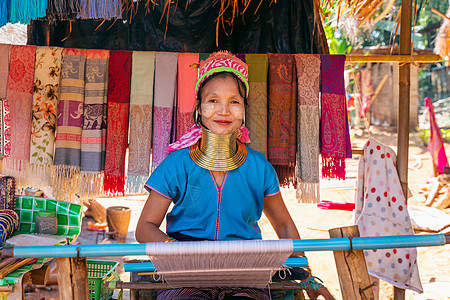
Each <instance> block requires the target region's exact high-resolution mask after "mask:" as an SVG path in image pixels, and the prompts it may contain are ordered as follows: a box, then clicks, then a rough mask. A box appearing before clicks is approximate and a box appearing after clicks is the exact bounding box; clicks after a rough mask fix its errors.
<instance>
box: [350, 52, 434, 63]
mask: <svg viewBox="0 0 450 300" xmlns="http://www.w3.org/2000/svg"><path fill="white" fill-rule="evenodd" d="M440 61H443V59H442V57H441V56H440V55H352V54H349V55H347V56H345V63H346V64H349V63H357V62H397V63H411V62H414V63H435V62H440Z"/></svg>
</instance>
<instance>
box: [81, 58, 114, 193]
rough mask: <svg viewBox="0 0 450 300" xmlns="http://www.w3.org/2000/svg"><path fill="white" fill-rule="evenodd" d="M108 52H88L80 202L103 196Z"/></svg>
mask: <svg viewBox="0 0 450 300" xmlns="http://www.w3.org/2000/svg"><path fill="white" fill-rule="evenodd" d="M108 59H109V51H108V50H87V51H86V71H85V75H84V77H85V80H84V81H85V86H84V90H85V91H84V109H83V111H84V113H83V128H82V130H81V182H83V185H82V186H81V192H80V193H81V194H80V196H81V198H82V199H83V198H93V197H97V196H99V195H102V194H103V170H104V167H105V165H104V163H105V145H106V95H107V90H108Z"/></svg>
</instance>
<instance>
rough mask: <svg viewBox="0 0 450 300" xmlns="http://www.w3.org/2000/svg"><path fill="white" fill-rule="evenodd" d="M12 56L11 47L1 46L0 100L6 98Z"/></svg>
mask: <svg viewBox="0 0 450 300" xmlns="http://www.w3.org/2000/svg"><path fill="white" fill-rule="evenodd" d="M0 27H1V25H0ZM10 55H11V45H6V44H0V98H6V89H7V87H8V73H9V58H10Z"/></svg>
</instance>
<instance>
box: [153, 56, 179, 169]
mask: <svg viewBox="0 0 450 300" xmlns="http://www.w3.org/2000/svg"><path fill="white" fill-rule="evenodd" d="M177 62H178V53H169V52H156V58H155V98H154V100H153V101H154V112H153V120H154V122H153V154H152V171H153V170H154V169H156V167H157V166H158V165H159V164H160V163H161V162H162V161H163V160H164V158H166V156H167V152H166V148H167V147H168V146H169V144H170V142H171V132H172V116H173V106H174V102H175V97H176V94H175V87H176V84H177V78H176V77H177V76H176V75H177Z"/></svg>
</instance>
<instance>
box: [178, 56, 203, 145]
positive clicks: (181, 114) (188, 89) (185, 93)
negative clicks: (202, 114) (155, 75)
mask: <svg viewBox="0 0 450 300" xmlns="http://www.w3.org/2000/svg"><path fill="white" fill-rule="evenodd" d="M197 63H199V54H198V53H179V54H178V75H177V76H178V78H177V122H176V136H175V140H178V139H179V138H180V137H181V136H182V135H183V134H184V133H185V132H186V131H188V130H189V128H191V127H192V125H194V109H195V104H196V97H195V84H196V83H197V77H198V69H197V68H193V67H191V65H192V64H197Z"/></svg>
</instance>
